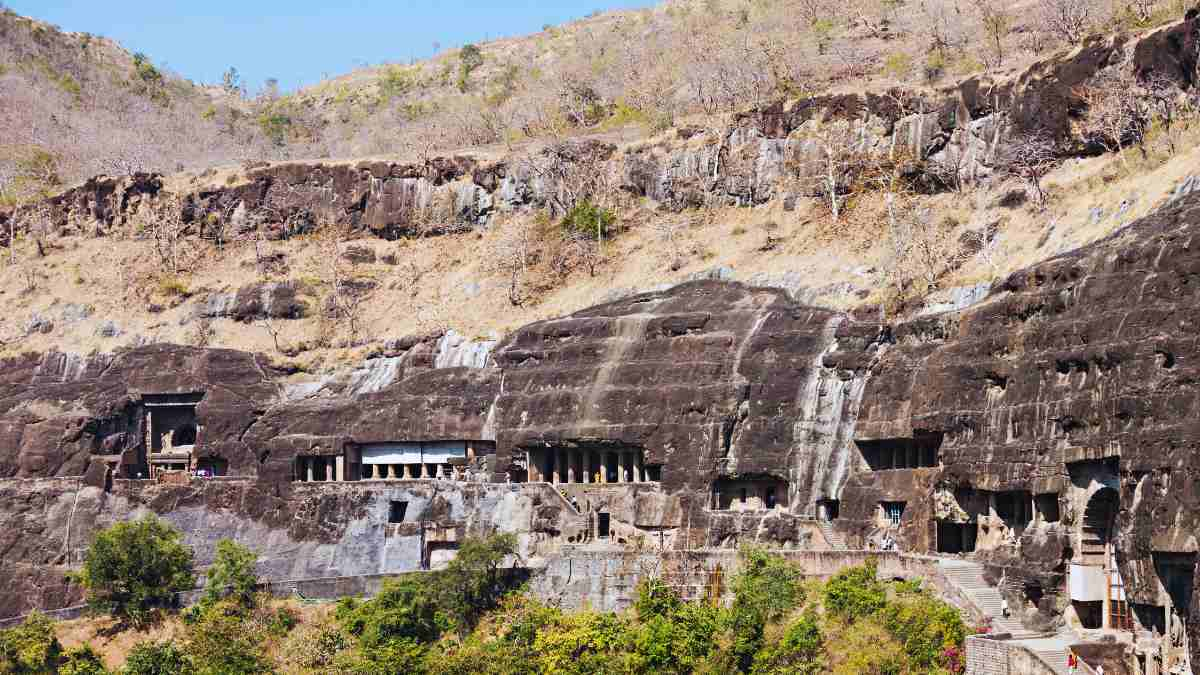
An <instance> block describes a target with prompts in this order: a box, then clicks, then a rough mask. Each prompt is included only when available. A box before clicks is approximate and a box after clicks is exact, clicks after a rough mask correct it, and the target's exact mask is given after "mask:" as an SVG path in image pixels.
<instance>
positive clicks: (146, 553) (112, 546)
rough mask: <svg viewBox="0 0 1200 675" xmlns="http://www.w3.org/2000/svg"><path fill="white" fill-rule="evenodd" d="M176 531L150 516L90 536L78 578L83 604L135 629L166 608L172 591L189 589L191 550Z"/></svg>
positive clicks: (192, 580)
mask: <svg viewBox="0 0 1200 675" xmlns="http://www.w3.org/2000/svg"><path fill="white" fill-rule="evenodd" d="M180 538H181V535H180V533H179V530H177V529H175V528H174V527H172V526H171V525H170V524H169V523H167V522H165V521H162V520H159V519H158V518H156V517H154V516H149V517H146V518H143V519H142V520H137V521H133V522H125V523H117V524H115V525H113V526H112V527H110V528H108V529H106V530H103V531H101V532H100V533H99V534H97V535H96V540H95V542H93V543H92V546H91V548H90V549H88V554H87V559H86V560H85V561H84V564H83V570H82V571H80V573H79V574H78V577H77V578H78V580H79V582H80V583H81V584H82V585H83V587H84V589H85V590H86V591H87V603H88V605H89V606H90V607H91V608H92V609H93V610H94V611H97V612H102V613H105V614H110V615H112V616H113V617H114V618H117V619H118V620H121V621H123V622H128V623H130V624H132V625H134V626H136V627H141V626H144V625H146V624H147V623H150V622H151V621H152V620H153V619H154V617H155V615H156V612H157V610H159V609H162V608H166V607H170V606H171V605H172V604H173V601H174V596H175V593H177V592H179V591H186V590H191V588H192V586H193V584H194V583H195V578H194V577H193V576H192V550H191V549H190V548H188V547H187V546H185V545H184V544H183V542H181V541H180Z"/></svg>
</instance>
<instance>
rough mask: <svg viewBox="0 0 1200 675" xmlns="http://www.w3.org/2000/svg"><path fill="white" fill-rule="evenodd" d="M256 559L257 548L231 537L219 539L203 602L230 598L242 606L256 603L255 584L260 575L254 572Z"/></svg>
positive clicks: (209, 602)
mask: <svg viewBox="0 0 1200 675" xmlns="http://www.w3.org/2000/svg"><path fill="white" fill-rule="evenodd" d="M257 561H258V556H257V555H255V553H254V551H251V550H250V549H248V548H246V547H245V546H242V545H241V544H238V543H237V542H235V541H233V540H232V539H222V540H220V541H218V542H217V555H216V557H215V558H214V559H213V564H212V567H210V568H208V584H207V585H206V586H205V589H204V596H203V597H202V598H201V600H200V603H201V604H202V605H208V604H213V603H216V602H218V601H220V600H223V599H226V598H228V599H230V600H232V601H233V602H235V603H237V604H239V605H241V606H243V607H247V608H249V607H253V606H254V588H255V586H257V585H258V575H257V574H256V573H255V572H254V564H255V563H256V562H257Z"/></svg>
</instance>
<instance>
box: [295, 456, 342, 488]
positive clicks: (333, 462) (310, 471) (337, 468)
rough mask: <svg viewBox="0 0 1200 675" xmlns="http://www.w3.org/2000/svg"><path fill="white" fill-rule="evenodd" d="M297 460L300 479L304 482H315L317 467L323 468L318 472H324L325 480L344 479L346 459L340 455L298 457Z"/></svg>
mask: <svg viewBox="0 0 1200 675" xmlns="http://www.w3.org/2000/svg"><path fill="white" fill-rule="evenodd" d="M297 460H298V461H299V462H300V479H301V480H303V481H305V482H308V483H313V482H316V480H317V479H316V475H317V473H318V469H323V471H321V472H320V473H322V474H324V481H325V482H330V483H332V482H336V481H344V480H346V460H345V458H344V457H342V456H341V455H338V456H337V457H298V458H297Z"/></svg>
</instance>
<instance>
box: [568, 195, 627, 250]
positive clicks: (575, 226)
mask: <svg viewBox="0 0 1200 675" xmlns="http://www.w3.org/2000/svg"><path fill="white" fill-rule="evenodd" d="M616 223H617V217H616V215H615V214H614V213H613V212H612V211H610V210H608V209H606V208H603V207H600V206H597V205H595V204H593V203H592V202H591V200H587V199H585V200H584V201H582V202H580V203H578V204H576V205H575V206H574V207H572V208H571V210H570V211H568V212H567V215H566V216H564V217H563V220H562V227H563V230H565V231H566V232H568V233H570V234H575V235H579V236H581V237H585V238H587V239H592V240H604V239H608V238H610V237H611V236H612V230H613V227H614V226H615V225H616Z"/></svg>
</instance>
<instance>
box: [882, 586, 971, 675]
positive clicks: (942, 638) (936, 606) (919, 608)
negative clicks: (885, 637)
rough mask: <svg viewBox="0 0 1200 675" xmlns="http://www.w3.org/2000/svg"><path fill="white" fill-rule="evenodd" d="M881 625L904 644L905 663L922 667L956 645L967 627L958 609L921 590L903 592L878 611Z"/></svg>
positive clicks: (933, 664)
mask: <svg viewBox="0 0 1200 675" xmlns="http://www.w3.org/2000/svg"><path fill="white" fill-rule="evenodd" d="M881 614H882V620H883V625H884V627H885V628H887V629H888V632H890V633H891V634H892V635H894V636H895V637H896V639H897V640H899V641H900V643H901V644H902V645H904V651H905V653H906V654H907V655H908V658H909V662H910V663H911V664H912V665H913V666H916V667H918V668H920V669H922V670H929V669H932V668H934V667H936V666H939V665H941V666H945V665H947V664H945V663H942V661H943V659H944V657H945V654H946V651H947V650H948V649H951V648H960V647H962V645H963V641H964V640H965V639H966V637H967V626H966V624H964V623H963V620H962V615H961V614H959V612H958V610H957V609H955V608H954V607H951V606H950V605H948V604H946V603H945V602H942V601H941V600H939V599H937V598H935V597H933V596H931V595H929V594H927V593H924V592H920V591H917V592H906V593H901V594H900V596H899V597H898V598H896V599H894V600H892V601H890V602H888V604H887V607H886V608H885V609H884V610H883V611H882V612H881Z"/></svg>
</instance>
